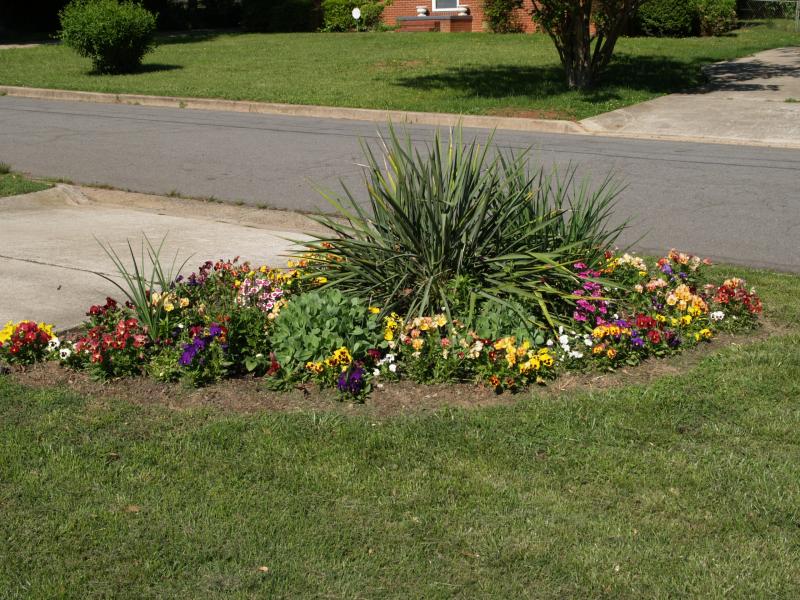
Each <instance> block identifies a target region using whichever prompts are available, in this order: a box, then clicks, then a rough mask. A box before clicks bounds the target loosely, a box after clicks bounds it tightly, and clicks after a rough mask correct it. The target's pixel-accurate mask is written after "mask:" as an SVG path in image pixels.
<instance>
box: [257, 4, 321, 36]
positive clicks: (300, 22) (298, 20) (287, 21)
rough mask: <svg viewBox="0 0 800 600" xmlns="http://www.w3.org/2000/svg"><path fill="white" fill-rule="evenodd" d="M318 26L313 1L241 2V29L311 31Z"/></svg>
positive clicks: (317, 12)
mask: <svg viewBox="0 0 800 600" xmlns="http://www.w3.org/2000/svg"><path fill="white" fill-rule="evenodd" d="M318 24H319V11H318V10H317V9H316V5H315V2H314V0H242V27H244V28H245V29H247V30H248V31H263V32H270V33H274V32H292V31H313V30H315V29H316V28H317V27H318Z"/></svg>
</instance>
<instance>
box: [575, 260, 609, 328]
mask: <svg viewBox="0 0 800 600" xmlns="http://www.w3.org/2000/svg"><path fill="white" fill-rule="evenodd" d="M572 268H573V269H575V270H576V271H577V272H578V277H579V278H580V279H582V280H583V285H582V286H581V287H580V288H579V289H577V290H573V292H572V294H573V296H577V297H578V300H577V302H576V303H575V310H574V311H573V313H572V318H573V319H574V320H575V321H576V322H578V323H588V324H590V325H592V324H594V323H595V322H599V321H602V319H603V317H604V316H605V315H606V314H607V313H608V301H607V300H605V299H604V298H603V295H604V292H603V286H602V285H600V284H599V283H597V282H596V281H593V279H596V278H597V277H600V275H601V273H600V271H595V270H593V269H590V268H589V267H588V266H587V265H586V264H584V263H580V262H579V263H575V264H574V265H572Z"/></svg>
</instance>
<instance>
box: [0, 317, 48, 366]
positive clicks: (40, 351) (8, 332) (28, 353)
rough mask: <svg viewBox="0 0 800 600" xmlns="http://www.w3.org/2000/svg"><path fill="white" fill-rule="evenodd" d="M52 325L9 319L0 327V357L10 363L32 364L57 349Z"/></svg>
mask: <svg viewBox="0 0 800 600" xmlns="http://www.w3.org/2000/svg"><path fill="white" fill-rule="evenodd" d="M58 346H59V340H58V338H57V337H56V336H55V334H54V333H53V326H52V325H48V324H47V323H36V322H34V321H20V322H19V323H14V322H13V321H9V322H8V323H6V324H5V326H4V327H3V328H2V329H0V358H4V359H5V360H7V361H8V362H9V363H11V364H32V363H35V362H38V361H40V360H43V359H44V358H45V357H46V356H47V355H48V353H50V352H53V351H55V350H56V349H58Z"/></svg>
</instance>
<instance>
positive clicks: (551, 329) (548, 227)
mask: <svg viewBox="0 0 800 600" xmlns="http://www.w3.org/2000/svg"><path fill="white" fill-rule="evenodd" d="M383 158H384V159H385V162H384V160H382V159H376V158H375V157H374V155H373V154H372V153H371V151H370V150H369V149H367V160H368V165H367V178H368V190H369V194H370V201H371V206H370V208H371V211H370V212H366V211H365V210H364V209H363V208H362V207H361V206H360V205H359V204H358V203H357V202H356V201H355V200H354V199H353V197H352V196H351V195H350V194H349V193H347V194H346V198H345V199H344V200H342V199H335V198H334V199H332V200H331V201H332V202H333V204H334V206H336V207H337V208H338V209H339V213H340V217H341V218H340V219H336V220H334V219H328V218H322V217H321V218H319V220H320V221H321V222H322V223H323V224H324V225H326V226H327V227H328V228H329V229H330V231H331V235H330V236H327V237H325V236H321V235H318V236H316V237H314V238H313V239H312V241H310V242H306V243H305V244H304V248H303V249H302V251H301V252H299V253H298V257H297V258H296V259H295V260H293V261H290V263H289V264H288V267H287V268H285V269H275V268H271V267H270V266H267V265H262V266H258V265H251V264H249V263H247V262H241V261H239V260H238V259H235V260H219V261H217V262H212V261H208V262H206V263H204V264H202V265H201V266H200V267H199V268H198V269H197V270H196V271H195V272H193V273H191V274H190V275H189V276H187V277H184V276H182V275H176V273H177V272H178V271H180V270H181V269H177V270H176V271H175V272H173V271H172V270H168V269H166V268H165V267H164V265H163V264H162V260H161V257H160V247H159V248H156V247H154V246H153V245H151V244H150V242H149V240H146V244H147V245H146V247H145V244H144V243H143V246H142V256H141V258H140V259H139V260H137V258H136V256H135V254H134V252H133V250H132V249H131V259H132V261H133V268H132V270H129V269H130V267H129V266H127V265H126V264H125V263H124V261H123V260H122V259H121V258H120V257H119V256H118V255H117V254H116V253H115V252H114V251H113V250H111V249H110V248H107V252H108V254H109V257H110V258H111V259H112V260H113V261H114V263H115V264H116V266H117V268H118V270H119V272H120V274H121V275H122V278H123V280H124V284H122V285H119V286H118V287H120V290H121V292H122V293H123V294H124V296H125V298H126V299H125V300H120V301H117V300H114V299H112V298H107V299H106V301H105V302H104V303H102V304H98V305H95V306H92V307H90V308H89V310H88V311H87V313H86V315H87V317H88V319H87V321H86V323H85V325H84V327H83V328H82V330H81V331H79V332H78V333H76V334H74V335H72V336H67V337H65V339H59V338H58V337H57V336H56V335H55V333H54V332H53V330H52V327H50V326H49V325H46V324H43V323H36V322H33V321H23V322H20V323H8V324H6V326H5V327H4V328H3V329H2V330H0V359H2V360H4V361H5V362H8V363H10V364H11V365H30V364H33V363H37V362H41V361H46V360H52V361H58V362H59V363H61V365H62V366H63V367H65V368H67V369H73V370H79V371H85V372H86V373H87V374H88V375H89V376H90V377H91V378H93V379H96V380H102V381H109V380H119V379H130V378H139V377H143V376H144V377H148V378H150V379H152V380H155V381H159V382H163V383H173V382H182V383H183V384H185V385H187V386H189V387H201V386H208V385H211V384H219V383H220V382H222V381H225V380H241V379H243V378H248V379H255V380H257V381H258V382H259V383H258V385H260V386H261V387H262V388H264V389H270V390H278V391H287V390H298V389H300V390H307V389H309V388H310V387H314V386H318V387H319V388H322V389H326V390H334V391H336V393H338V394H339V395H340V396H341V397H342V398H344V399H347V400H350V401H362V400H364V399H365V398H366V397H367V396H368V395H369V394H370V393H371V392H372V391H373V390H374V389H376V388H384V389H385V387H386V386H392V385H394V384H396V383H397V382H402V381H405V382H413V383H414V384H420V385H432V384H453V383H459V384H474V385H478V386H481V387H482V388H484V390H486V391H487V392H488V393H489V394H494V393H501V392H516V391H519V390H523V389H526V388H529V387H530V386H534V385H546V384H547V383H548V382H551V381H553V380H555V379H557V378H558V377H559V376H560V375H563V374H565V373H570V372H572V373H575V372H578V373H581V372H597V371H610V370H615V369H619V368H620V367H627V366H634V365H637V364H639V363H641V362H642V361H643V360H645V359H647V358H650V357H668V356H672V355H675V354H678V353H680V352H682V351H683V350H685V349H687V348H692V347H695V346H698V345H701V344H706V343H708V342H709V341H710V340H712V339H714V338H715V337H716V336H718V335H719V334H720V333H723V332H726V333H729V332H737V331H746V330H751V329H753V328H754V327H756V325H757V324H758V319H759V315H760V314H761V312H762V303H761V300H760V299H759V297H758V296H757V295H756V293H755V290H753V289H750V288H748V287H747V285H746V283H745V282H744V281H743V280H741V279H738V278H730V279H723V280H710V279H709V278H708V277H707V275H706V273H705V267H706V266H707V265H709V264H710V261H708V260H704V259H701V258H700V257H697V256H692V255H691V254H686V253H682V252H678V251H676V250H671V251H670V252H669V253H668V254H667V255H666V256H664V257H662V258H659V259H657V260H648V259H645V258H642V257H638V256H636V255H633V254H629V253H625V252H617V251H615V250H612V248H613V247H614V242H615V240H616V238H617V236H618V235H619V233H620V232H621V230H622V226H617V227H611V226H609V224H608V223H609V218H610V215H611V214H612V208H613V202H614V199H615V197H616V194H617V193H618V188H616V187H615V186H614V185H613V182H612V180H611V179H607V180H606V181H605V182H604V183H602V184H601V185H600V186H599V187H598V188H596V189H594V190H589V188H588V187H587V185H586V184H579V183H577V182H575V181H574V170H568V171H567V172H566V173H565V174H561V175H559V174H558V173H552V174H550V175H545V174H544V172H543V171H542V170H539V171H534V172H533V175H531V174H530V170H529V169H528V165H527V160H526V158H525V157H524V156H517V157H515V156H503V155H498V156H497V157H496V158H489V155H488V154H487V152H486V149H485V148H483V149H481V148H480V147H478V146H477V144H476V143H474V142H473V143H472V144H471V145H470V144H464V143H463V142H462V140H461V133H460V132H456V134H455V136H454V137H452V138H451V139H450V142H449V144H448V145H443V144H442V143H441V142H440V141H439V139H438V137H437V139H436V141H435V142H434V143H433V145H432V146H430V147H429V151H428V154H427V155H424V154H421V153H419V152H416V151H413V150H412V148H411V145H410V141H408V140H406V142H405V143H404V142H403V141H401V140H399V139H398V138H397V137H396V136H395V135H394V132H393V134H392V139H391V140H389V142H386V143H385V145H384V157H383ZM145 257H147V260H146V259H145ZM148 262H149V271H148V269H147V263H148ZM174 267H175V263H174V262H173V269H174ZM147 272H149V276H148V275H147V274H146V273H147ZM248 385H250V383H248Z"/></svg>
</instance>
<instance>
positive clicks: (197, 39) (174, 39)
mask: <svg viewBox="0 0 800 600" xmlns="http://www.w3.org/2000/svg"><path fill="white" fill-rule="evenodd" d="M799 43H800V34H798V33H794V32H792V31H786V30H783V29H779V28H771V27H768V26H767V25H759V26H753V27H749V28H747V29H742V30H739V31H737V32H735V33H733V34H730V35H728V36H724V37H719V38H688V39H654V38H626V39H622V40H620V42H619V45H618V50H617V54H616V58H615V60H614V62H613V64H612V65H611V67H610V70H609V72H608V74H607V77H606V79H605V83H604V85H603V86H602V87H600V88H598V89H596V90H594V91H592V92H590V93H579V92H574V91H569V90H567V88H566V86H565V84H564V76H563V74H562V71H561V68H560V65H559V63H558V58H557V55H556V52H555V50H554V48H553V45H552V43H551V42H550V40H549V38H547V37H546V36H544V35H484V34H447V35H443V34H437V33H431V34H427V33H418V34H397V33H394V34H385V33H384V34H366V33H365V34H316V33H315V34H272V35H265V34H261V35H259V34H237V33H224V34H215V33H199V34H187V35H173V36H169V37H165V38H162V40H161V45H160V46H159V47H158V48H157V50H156V51H155V52H154V53H152V54H150V55H148V57H146V59H145V64H144V67H143V69H142V71H141V72H140V73H136V74H132V75H117V76H111V75H98V74H93V73H92V72H91V64H90V62H89V61H88V60H86V59H82V58H80V57H78V56H77V55H75V54H74V53H72V52H71V51H70V50H69V49H67V48H65V47H61V46H42V47H38V48H30V49H18V50H6V51H3V52H1V53H0V84H6V85H24V86H32V87H47V88H63V89H74V90H89V91H99V92H110V93H143V94H154V95H171V96H193V97H212V98H225V99H233V100H255V101H266V102H287V103H294V104H320V105H330V106H347V107H363V108H379V109H400V110H419V111H432V112H453V113H466V114H494V113H501V114H505V115H508V114H514V112H515V111H517V112H519V113H520V114H525V115H528V116H536V115H537V114H541V115H543V116H546V117H562V118H575V119H581V118H584V117H588V116H592V115H595V114H598V113H601V112H605V111H608V110H613V109H616V108H620V107H623V106H627V105H630V104H633V103H636V102H641V101H643V100H648V99H651V98H653V97H655V96H658V95H661V94H666V93H670V92H675V91H681V90H686V89H688V88H692V87H695V86H697V85H698V84H700V83H702V76H701V72H700V67H701V66H702V65H704V64H708V63H711V62H714V61H719V60H726V59H731V58H736V57H740V56H746V55H748V54H752V53H753V52H757V51H760V50H765V49H768V48H775V47H781V46H789V45H797V44H799Z"/></svg>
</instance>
